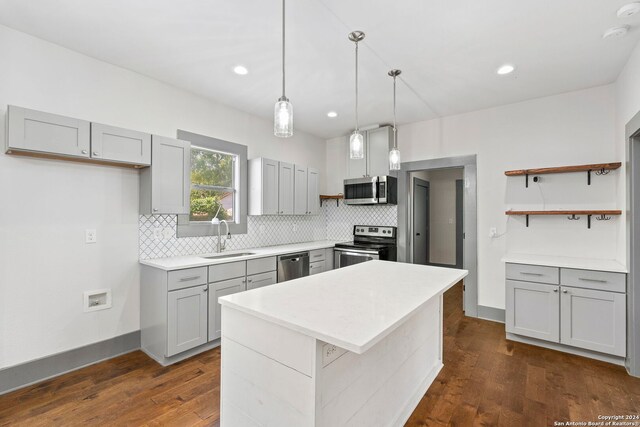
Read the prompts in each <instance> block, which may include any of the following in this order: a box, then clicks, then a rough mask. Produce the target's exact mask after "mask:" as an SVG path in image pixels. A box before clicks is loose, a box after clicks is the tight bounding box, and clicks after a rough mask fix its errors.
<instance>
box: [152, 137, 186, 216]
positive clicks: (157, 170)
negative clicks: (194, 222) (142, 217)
mask: <svg viewBox="0 0 640 427" xmlns="http://www.w3.org/2000/svg"><path fill="white" fill-rule="evenodd" d="M151 146H152V150H151V159H152V166H151V167H150V168H147V169H143V170H142V173H141V174H140V213H142V214H147V215H148V214H188V213H189V210H190V208H189V196H190V187H191V143H189V142H187V141H181V140H179V139H173V138H167V137H164V136H158V135H153V137H152V144H151Z"/></svg>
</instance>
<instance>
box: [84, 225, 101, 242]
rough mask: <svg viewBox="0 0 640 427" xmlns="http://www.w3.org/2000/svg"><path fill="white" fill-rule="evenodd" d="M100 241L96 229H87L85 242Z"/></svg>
mask: <svg viewBox="0 0 640 427" xmlns="http://www.w3.org/2000/svg"><path fill="white" fill-rule="evenodd" d="M97 241H98V235H97V234H96V230H95V229H90V228H88V229H86V230H85V231H84V242H85V243H96V242H97Z"/></svg>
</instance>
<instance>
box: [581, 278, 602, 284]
mask: <svg viewBox="0 0 640 427" xmlns="http://www.w3.org/2000/svg"><path fill="white" fill-rule="evenodd" d="M578 280H582V281H584V282H596V283H607V281H606V280H600V279H587V278H586V277H578Z"/></svg>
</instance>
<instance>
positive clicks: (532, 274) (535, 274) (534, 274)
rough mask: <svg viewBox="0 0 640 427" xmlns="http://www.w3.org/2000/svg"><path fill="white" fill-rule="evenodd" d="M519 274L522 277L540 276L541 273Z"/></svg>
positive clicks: (524, 272)
mask: <svg viewBox="0 0 640 427" xmlns="http://www.w3.org/2000/svg"><path fill="white" fill-rule="evenodd" d="M520 274H522V275H523V276H542V275H543V274H542V273H529V272H527V271H523V272H521V273H520Z"/></svg>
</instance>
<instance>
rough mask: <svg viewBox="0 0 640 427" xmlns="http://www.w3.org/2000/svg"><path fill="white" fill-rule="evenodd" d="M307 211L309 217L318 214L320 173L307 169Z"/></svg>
mask: <svg viewBox="0 0 640 427" xmlns="http://www.w3.org/2000/svg"><path fill="white" fill-rule="evenodd" d="M307 209H308V213H309V215H318V214H320V172H319V171H318V170H317V169H313V168H309V169H307Z"/></svg>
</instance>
